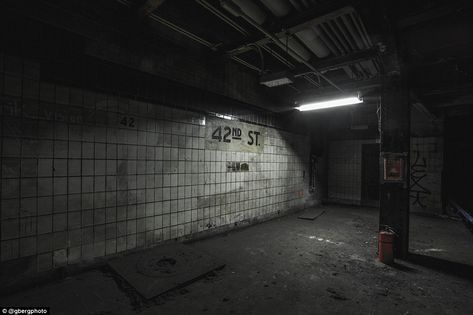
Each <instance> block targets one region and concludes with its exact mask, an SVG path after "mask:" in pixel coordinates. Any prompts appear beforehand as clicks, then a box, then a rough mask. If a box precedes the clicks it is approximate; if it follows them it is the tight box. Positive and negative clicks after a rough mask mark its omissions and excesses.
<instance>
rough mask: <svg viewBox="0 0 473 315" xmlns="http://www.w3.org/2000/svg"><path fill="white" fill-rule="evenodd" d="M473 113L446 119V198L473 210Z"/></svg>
mask: <svg viewBox="0 0 473 315" xmlns="http://www.w3.org/2000/svg"><path fill="white" fill-rule="evenodd" d="M472 135H473V115H471V114H470V115H462V116H453V117H447V119H446V121H445V151H444V152H445V163H444V171H445V182H444V190H445V192H444V193H445V199H446V201H449V200H450V201H455V202H456V203H458V204H459V205H460V206H462V207H463V208H465V209H468V210H469V211H473V198H472V197H471V196H472V193H473V140H472Z"/></svg>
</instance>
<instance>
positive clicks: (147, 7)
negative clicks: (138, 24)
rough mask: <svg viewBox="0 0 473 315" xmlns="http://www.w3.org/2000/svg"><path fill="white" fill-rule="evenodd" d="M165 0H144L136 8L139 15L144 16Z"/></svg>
mask: <svg viewBox="0 0 473 315" xmlns="http://www.w3.org/2000/svg"><path fill="white" fill-rule="evenodd" d="M164 1H166V0H146V1H145V2H144V3H143V4H142V5H141V6H139V7H138V9H137V10H136V12H137V14H138V16H139V17H141V18H144V17H146V16H148V15H150V14H151V13H153V11H154V10H156V9H157V8H158V7H159V6H160V5H162V4H163V3H164Z"/></svg>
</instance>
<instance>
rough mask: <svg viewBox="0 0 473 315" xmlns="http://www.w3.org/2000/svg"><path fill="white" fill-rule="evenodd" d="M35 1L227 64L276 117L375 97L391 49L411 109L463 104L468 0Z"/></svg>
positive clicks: (467, 93) (470, 46) (471, 41)
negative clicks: (318, 100)
mask: <svg viewBox="0 0 473 315" xmlns="http://www.w3.org/2000/svg"><path fill="white" fill-rule="evenodd" d="M16 3H22V4H23V5H24V6H27V5H28V1H25V0H23V1H17V2H16ZM39 3H43V4H44V3H47V4H48V5H49V6H51V7H61V9H62V10H67V11H68V12H73V13H74V14H75V15H76V16H80V17H81V18H86V19H88V20H89V21H91V22H90V23H91V24H92V23H95V22H96V21H101V23H102V25H103V24H106V25H108V27H107V28H106V29H104V30H103V32H104V33H107V36H108V37H110V34H112V37H113V36H115V34H120V36H122V37H125V38H127V41H126V42H127V45H129V46H133V45H140V43H143V42H144V43H146V45H147V46H150V47H154V49H157V50H164V49H165V50H166V51H168V52H169V53H170V54H172V53H173V52H175V53H176V54H178V53H179V54H183V53H185V54H188V55H192V56H193V57H194V58H199V59H201V60H206V62H208V61H209V60H212V59H219V58H220V59H221V58H228V59H232V60H233V61H234V62H235V63H237V64H238V65H239V66H241V68H243V69H245V71H250V72H252V73H253V75H254V77H255V78H259V79H260V80H261V83H265V82H266V83H267V84H270V85H271V84H273V85H276V86H273V87H267V86H265V85H261V86H260V89H262V90H264V91H265V93H267V94H268V95H271V97H273V99H277V100H279V102H275V107H274V110H275V111H281V110H283V109H285V108H288V107H290V106H292V105H293V104H294V102H296V101H301V100H304V99H309V98H314V97H320V96H321V95H322V96H325V95H328V94H331V93H340V90H342V91H343V92H344V93H345V92H346V93H354V92H361V93H362V94H363V95H366V96H369V95H377V94H378V92H379V88H380V86H381V83H382V79H383V76H384V75H386V73H387V72H389V71H390V70H389V69H388V68H389V66H387V65H386V64H385V61H383V58H382V56H383V54H385V53H386V52H393V51H394V52H396V54H397V55H398V56H399V57H398V59H399V61H400V68H401V69H402V75H403V77H404V78H406V81H407V83H408V87H409V90H410V94H411V95H412V97H413V99H414V100H415V102H418V103H421V104H423V106H425V108H426V109H428V110H429V111H432V112H433V113H436V112H438V111H439V110H440V109H441V108H445V106H465V105H469V104H471V99H472V98H471V95H472V92H471V91H472V90H473V89H472V87H473V78H472V76H473V62H472V61H473V60H472V58H473V36H471V34H473V14H472V10H471V8H470V6H469V3H468V1H445V0H436V1H433V0H430V1H429V0H416V1H387V0H386V1H379V0H365V1H362V0H358V1H355V0H353V1H340V0H225V1H221V0H101V1H97V0H69V1H61V0H40V1H37V2H36V4H35V5H36V8H35V10H36V11H37V10H38V9H37V8H40V7H41V4H39ZM18 7H19V6H18ZM232 8H233V9H234V8H239V9H241V11H238V10H237V11H238V12H237V13H241V12H243V14H240V15H239V16H235V11H234V10H233V11H232ZM237 15H238V14H237ZM38 16H40V15H38ZM245 16H246V18H245ZM248 17H250V21H249V19H248ZM72 22H73V21H72ZM84 27H87V25H84ZM102 28H103V27H102ZM117 36H118V35H117ZM104 37H105V35H104ZM294 54H296V55H297V56H294ZM278 80H279V81H278ZM268 82H269V83H268ZM278 82H279V83H278Z"/></svg>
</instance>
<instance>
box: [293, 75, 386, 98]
mask: <svg viewBox="0 0 473 315" xmlns="http://www.w3.org/2000/svg"><path fill="white" fill-rule="evenodd" d="M381 85H382V78H380V77H376V78H371V79H368V80H363V81H351V82H346V81H345V83H339V84H338V86H340V87H341V88H342V89H343V91H345V92H347V93H352V92H357V91H365V90H371V89H376V88H379V87H380V86H381ZM339 94H340V92H339V91H337V90H335V89H333V88H331V87H324V88H318V89H310V90H307V91H303V92H302V93H301V94H298V95H296V96H295V97H296V101H298V102H300V101H304V100H309V99H311V98H318V97H325V96H331V95H339Z"/></svg>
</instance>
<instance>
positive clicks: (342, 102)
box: [296, 97, 363, 112]
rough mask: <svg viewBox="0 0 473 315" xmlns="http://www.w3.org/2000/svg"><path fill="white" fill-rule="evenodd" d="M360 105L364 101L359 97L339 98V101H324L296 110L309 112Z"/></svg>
mask: <svg viewBox="0 0 473 315" xmlns="http://www.w3.org/2000/svg"><path fill="white" fill-rule="evenodd" d="M359 103H363V100H362V99H359V98H358V97H346V98H338V99H334V100H330V101H324V102H314V103H308V104H304V105H301V106H299V107H296V109H298V110H300V111H301V112H303V111H307V110H316V109H324V108H332V107H338V106H347V105H355V104H359Z"/></svg>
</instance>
